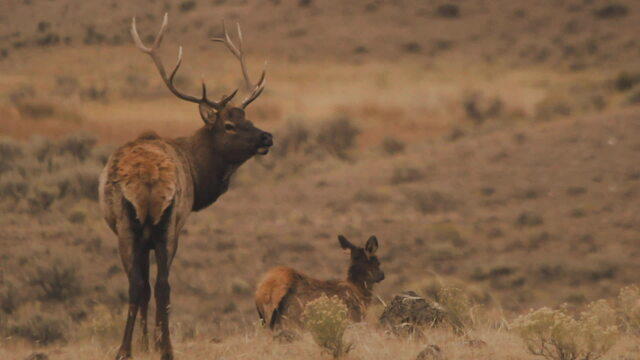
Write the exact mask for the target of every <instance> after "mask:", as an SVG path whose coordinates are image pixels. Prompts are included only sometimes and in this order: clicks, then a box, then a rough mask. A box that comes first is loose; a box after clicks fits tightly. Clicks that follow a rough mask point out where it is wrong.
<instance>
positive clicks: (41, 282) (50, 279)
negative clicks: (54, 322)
mask: <svg viewBox="0 0 640 360" xmlns="http://www.w3.org/2000/svg"><path fill="white" fill-rule="evenodd" d="M28 282H29V284H30V285H31V286H33V287H35V288H36V289H38V290H39V291H40V298H41V299H42V300H44V301H64V300H67V299H70V298H74V297H76V296H78V295H80V294H81V292H82V280H81V279H80V275H79V271H78V267H77V266H76V265H73V264H68V263H65V262H63V261H61V260H54V261H52V262H51V263H49V264H45V265H37V266H36V267H35V269H34V271H33V273H32V274H31V275H29V278H28Z"/></svg>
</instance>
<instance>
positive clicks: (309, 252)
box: [0, 0, 640, 359]
mask: <svg viewBox="0 0 640 360" xmlns="http://www.w3.org/2000/svg"><path fill="white" fill-rule="evenodd" d="M614 5H615V6H614ZM612 6H613V8H612ZM454 8H455V9H457V11H454V10H452V9H454ZM621 9H622V10H621ZM165 11H168V12H169V14H170V15H169V16H170V17H169V20H170V25H169V33H168V36H167V37H166V39H165V40H164V42H163V48H162V54H163V58H164V59H165V62H166V64H171V63H173V61H174V59H175V55H176V52H177V47H178V45H182V46H183V47H184V51H185V55H184V57H185V58H184V63H183V68H182V69H181V71H180V73H179V74H180V75H179V78H178V82H179V85H180V87H181V88H183V89H186V91H191V92H196V91H197V89H198V86H199V85H198V84H199V81H200V77H203V78H204V79H205V80H206V81H207V84H208V86H209V87H210V88H211V89H212V91H213V93H214V94H215V95H216V96H219V95H221V94H223V93H228V92H229V91H230V90H231V89H233V88H235V87H237V86H239V85H240V76H239V75H240V72H239V69H238V65H237V64H236V63H234V62H233V61H232V58H231V56H230V55H229V54H228V53H226V52H225V51H226V50H224V49H223V48H222V47H221V46H219V45H216V44H214V43H211V42H209V41H208V40H207V37H208V36H211V35H216V34H218V33H219V32H220V30H221V26H220V22H221V20H222V19H227V20H228V21H232V22H233V21H240V22H241V23H242V26H243V30H244V34H245V38H246V41H247V44H246V46H247V49H249V62H250V66H251V69H252V70H253V71H255V73H256V74H257V72H258V71H259V68H260V66H261V64H262V61H263V59H265V58H267V59H268V67H267V69H268V75H267V76H268V80H267V90H266V91H265V94H264V95H263V96H262V97H261V98H260V99H259V100H257V101H256V103H255V104H252V105H251V107H250V108H249V112H248V115H249V116H250V118H252V119H253V120H254V121H255V122H256V123H257V124H258V125H259V126H260V127H261V128H263V129H265V130H269V131H272V132H274V134H275V142H276V148H275V149H274V151H273V152H272V153H271V154H269V155H267V156H266V157H264V158H259V159H255V160H251V161H250V162H249V163H248V164H246V165H244V167H243V168H241V169H240V171H239V172H238V174H237V175H236V176H235V179H234V181H233V184H232V187H231V189H230V190H229V192H228V193H227V194H225V195H224V196H223V197H222V198H221V199H220V200H219V201H218V202H217V203H216V204H214V205H213V206H212V207H210V208H209V209H206V210H204V211H201V212H199V213H196V214H193V215H192V217H191V218H190V219H189V222H188V224H187V226H186V229H185V230H184V233H183V235H182V237H181V247H180V250H179V252H178V255H177V258H176V261H175V262H174V266H173V269H172V279H171V281H172V289H173V299H172V319H173V329H172V331H173V333H174V339H175V343H176V354H177V357H178V358H181V359H204V358H220V359H223V358H265V359H269V358H273V359H276V358H293V359H298V358H299V359H303V358H305V359H306V358H326V357H327V355H326V354H325V355H323V354H321V353H320V351H319V350H318V349H317V348H316V347H315V346H314V344H313V341H312V340H311V338H310V337H309V336H308V335H305V337H303V339H302V340H301V341H299V342H296V343H293V344H286V345H282V344H279V343H277V342H275V341H274V340H272V339H271V337H270V336H269V335H268V334H266V333H265V332H263V331H262V330H261V329H258V328H257V327H256V322H257V316H256V314H255V310H254V305H253V299H252V294H253V291H254V289H255V286H256V284H257V282H258V281H259V279H260V274H261V273H263V272H264V271H266V270H267V269H269V268H270V267H272V266H275V265H288V266H292V267H295V268H297V269H299V270H301V271H303V272H306V273H309V274H314V275H317V276H318V277H321V278H329V277H344V276H345V271H346V269H345V267H346V266H347V263H348V259H347V257H346V256H345V255H344V254H343V253H342V251H341V250H340V249H339V247H338V244H337V240H336V235H337V234H339V233H343V234H345V235H347V236H348V237H349V238H352V239H354V240H355V241H364V240H365V239H366V238H367V237H368V236H369V235H371V234H376V235H377V236H378V238H379V239H380V259H381V263H382V268H383V269H384V270H385V272H386V274H387V278H386V280H385V281H384V282H382V283H381V284H380V286H379V287H378V288H377V289H376V293H377V294H378V295H379V296H380V297H381V298H382V299H383V300H385V301H388V300H389V299H390V298H391V297H392V296H393V295H394V294H395V293H397V292H398V291H401V290H406V289H411V290H415V291H417V292H419V293H422V294H430V293H432V292H433V289H434V288H435V287H437V286H438V285H439V284H442V283H446V284H453V285H455V286H457V287H460V288H462V289H464V291H465V292H466V293H467V294H468V295H469V296H470V298H471V299H472V300H473V301H474V303H476V304H479V305H482V306H483V307H485V308H486V309H488V310H487V311H488V312H489V313H490V314H491V315H488V317H489V318H491V320H490V321H489V320H487V321H484V322H479V323H478V325H477V327H476V328H475V329H474V330H472V334H473V336H474V337H477V338H480V339H482V340H484V341H485V342H486V343H487V344H488V345H487V346H486V347H484V348H482V349H480V350H478V349H474V348H470V347H468V346H466V345H465V344H464V343H463V342H462V340H460V338H458V337H456V336H455V335H453V334H452V333H451V332H449V331H445V330H442V329H437V330H433V331H432V332H431V333H430V335H429V337H428V339H427V340H424V339H423V340H407V339H396V338H390V337H388V336H387V335H385V334H384V332H383V331H382V330H379V329H377V328H376V327H375V322H376V319H375V317H376V315H377V314H379V313H380V312H381V309H382V305H380V304H376V305H375V306H374V307H373V309H371V311H370V313H371V314H370V317H369V319H368V322H367V323H366V324H365V325H362V326H360V325H356V326H354V327H353V328H351V329H350V330H349V332H348V333H347V337H348V338H349V339H353V340H352V341H354V342H355V343H356V347H355V349H354V350H353V352H352V353H350V354H349V355H348V356H349V357H350V358H354V359H388V358H390V357H392V356H393V357H400V358H403V359H405V358H406V359H413V358H415V357H416V355H417V353H418V352H420V350H421V349H423V348H424V346H425V344H438V345H439V346H440V347H441V348H444V349H445V352H446V354H447V356H448V358H451V359H468V358H474V359H529V358H532V359H533V358H535V357H532V356H531V355H528V354H527V352H526V348H525V347H524V346H523V345H522V344H521V343H520V340H519V339H518V338H517V337H516V336H515V335H513V334H512V333H510V332H509V331H508V330H507V328H506V326H505V327H500V326H497V325H496V324H506V323H508V322H509V321H510V320H511V319H513V318H514V317H515V316H516V315H518V314H521V313H522V312H523V311H525V310H526V309H529V308H532V307H540V306H550V307H555V306H558V305H560V304H562V303H567V304H569V306H570V307H574V308H576V309H577V308H580V307H581V306H583V305H584V304H586V303H588V302H590V301H592V300H596V299H600V298H605V299H613V298H615V296H616V295H617V294H618V292H619V290H620V288H622V287H624V286H626V285H630V284H633V283H637V282H638V275H637V274H638V273H639V272H640V263H639V262H638V257H639V255H640V247H639V244H640V242H639V241H640V240H639V239H640V225H639V224H640V218H639V217H640V215H639V214H640V202H639V201H638V196H640V163H639V162H638V159H639V157H640V117H639V116H640V107H638V104H640V87H638V83H640V67H639V66H638V65H637V63H638V62H637V57H638V56H639V55H640V43H639V42H638V41H637V39H636V38H637V34H638V32H639V31H640V25H639V24H640V6H639V4H637V3H636V2H633V1H617V2H615V3H612V2H609V1H587V0H585V1H577V0H576V1H568V0H567V1H562V0H539V1H530V2H526V3H525V2H513V1H506V0H505V1H480V0H474V1H472V0H465V1H453V2H451V3H449V2H441V1H434V2H422V1H399V0H398V1H330V2H320V1H292V0H272V1H260V2H250V1H231V0H228V1H205V0H197V1H179V2H166V1H145V2H136V3H127V4H124V3H122V2H116V1H105V2H98V1H95V2H93V1H86V2H74V1H61V0H58V1H44V0H41V1H40V0H24V1H14V0H8V1H3V2H2V3H0V136H1V140H0V156H1V158H0V210H1V211H2V216H0V228H1V229H2V230H3V231H2V232H0V245H1V246H0V295H2V296H0V305H2V306H1V307H0V327H2V330H0V335H2V339H3V340H2V341H0V358H3V359H5V358H6V359H23V358H25V357H27V356H28V355H29V354H31V353H32V352H34V351H40V352H43V353H46V354H47V355H48V356H49V357H50V358H52V359H58V358H59V359H73V358H88V359H94V358H95V359H102V358H112V357H113V356H114V354H115V349H116V346H117V345H118V341H119V337H120V332H121V330H122V329H121V327H122V326H123V319H124V317H123V314H124V311H125V304H126V301H127V300H126V294H127V291H126V281H125V276H124V274H123V272H122V270H121V269H120V261H119V258H118V255H117V248H116V242H115V237H114V235H113V234H112V233H111V232H110V231H109V230H108V228H107V227H106V225H105V224H104V222H103V220H102V219H101V217H100V213H99V209H98V207H97V202H96V195H95V194H96V191H95V186H97V185H96V178H97V174H98V172H99V170H100V167H101V166H102V164H103V163H104V160H105V158H106V156H108V154H109V152H110V151H111V150H112V149H113V148H114V147H115V146H117V145H119V144H122V143H123V142H125V141H127V140H129V139H131V138H133V137H135V136H136V135H137V134H138V133H139V132H141V131H143V130H147V129H154V130H156V131H157V132H158V133H160V134H162V135H166V136H181V135H188V134H189V133H190V132H192V131H193V130H195V129H196V128H197V127H198V126H200V119H199V118H198V115H197V109H195V107H194V106H192V105H189V104H186V103H183V102H180V101H179V100H177V99H175V98H172V97H170V96H169V94H168V91H167V90H166V89H165V88H164V87H163V86H164V85H163V84H162V83H161V81H160V79H159V77H158V75H157V74H156V73H155V69H154V68H153V66H152V64H151V61H150V60H149V59H148V58H147V57H146V56H144V55H143V54H141V53H140V52H139V51H137V50H136V49H135V47H134V46H133V45H132V44H131V42H130V39H129V35H128V26H129V23H130V18H131V16H133V15H135V16H137V17H138V19H139V29H140V31H141V33H142V34H143V38H146V36H148V35H151V34H153V33H154V32H155V31H156V30H157V28H158V26H159V23H160V19H161V16H162V14H163V12H165ZM349 129H356V131H355V132H353V134H352V135H344V134H348V133H349V131H348V130H349ZM327 139H329V140H327ZM51 289H61V291H58V292H56V291H52V290H51ZM17 328H20V329H23V328H24V329H32V330H33V329H37V330H33V331H26V332H25V331H23V332H20V331H14V330H15V329H17ZM11 329H14V330H11ZM52 329H53V330H52ZM56 329H58V330H56ZM12 331H13V332H12ZM25 334H26V335H25ZM43 334H45V335H44V337H43ZM44 338H46V339H48V340H46V341H43V340H42V339H44ZM49 340H50V341H49ZM636 344H637V337H633V336H632V335H625V336H624V337H623V338H622V339H621V341H620V342H619V343H618V345H616V347H615V348H614V349H613V350H612V352H611V353H609V356H610V358H611V359H636V358H638V357H639V356H640V355H639V352H640V349H638V347H637V345H636ZM134 352H135V353H136V354H137V353H138V352H136V351H135V349H134ZM154 356H155V355H154ZM139 358H143V359H144V358H147V355H144V356H141V357H139ZM149 358H152V357H149Z"/></svg>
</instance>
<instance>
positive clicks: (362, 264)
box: [255, 235, 384, 329]
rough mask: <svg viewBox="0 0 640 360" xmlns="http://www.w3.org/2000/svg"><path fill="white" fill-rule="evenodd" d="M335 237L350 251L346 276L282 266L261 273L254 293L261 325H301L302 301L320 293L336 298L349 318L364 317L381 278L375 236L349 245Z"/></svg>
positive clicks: (340, 238)
mask: <svg viewBox="0 0 640 360" xmlns="http://www.w3.org/2000/svg"><path fill="white" fill-rule="evenodd" d="M338 240H339V242H340V246H341V247H342V249H344V250H348V251H349V252H350V254H351V264H350V266H349V270H348V271H347V278H346V280H328V281H325V280H318V279H314V278H312V277H309V276H307V275H304V274H302V273H300V272H298V271H296V270H294V269H292V268H289V267H284V266H279V267H275V268H273V269H271V270H269V271H268V272H267V273H266V274H265V276H264V278H263V279H262V281H261V283H260V285H258V289H257V291H256V295H255V301H256V308H257V310H258V316H259V317H260V320H261V321H262V322H263V323H264V324H265V325H266V324H268V325H269V328H271V329H274V328H276V327H279V326H284V325H285V324H291V325H296V326H301V325H302V313H303V312H304V307H305V305H306V304H307V303H308V302H309V301H312V300H314V299H316V298H318V297H320V296H321V295H322V294H325V295H327V296H337V297H338V298H340V299H341V300H342V301H343V302H344V303H345V305H346V306H347V309H348V312H349V314H348V315H349V318H350V319H351V320H352V321H356V322H358V321H361V320H362V319H363V318H364V315H365V312H366V309H367V307H368V305H369V304H370V302H371V298H372V290H373V285H374V284H375V283H378V282H380V281H382V280H384V272H383V271H382V270H381V269H380V262H379V261H378V258H377V257H376V256H375V253H376V250H377V249H378V239H377V238H376V237H375V236H371V237H370V238H369V240H368V241H367V243H366V245H365V247H364V248H362V247H358V246H356V245H353V244H352V243H351V242H349V240H347V239H346V238H345V237H344V236H342V235H340V236H338Z"/></svg>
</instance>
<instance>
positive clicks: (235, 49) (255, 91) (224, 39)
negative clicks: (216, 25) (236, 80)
mask: <svg viewBox="0 0 640 360" xmlns="http://www.w3.org/2000/svg"><path fill="white" fill-rule="evenodd" d="M236 27H237V31H238V45H237V46H236V44H234V43H233V41H232V40H231V37H230V36H229V33H228V32H227V26H226V24H225V22H224V21H222V32H223V36H220V37H213V38H211V40H212V41H215V42H221V43H223V44H225V45H226V47H227V49H229V51H230V52H231V53H232V54H233V55H234V56H235V57H236V58H237V59H238V61H239V62H240V67H241V69H242V75H243V77H244V82H245V86H246V87H247V90H249V91H251V93H250V94H249V96H247V97H246V98H245V99H244V100H243V101H242V108H245V107H247V105H249V104H250V103H251V102H252V101H253V100H255V99H256V98H257V97H258V96H260V94H262V91H263V90H264V83H265V76H266V62H265V69H263V70H262V74H261V75H260V79H259V80H258V83H257V84H255V85H254V84H253V83H252V82H251V78H250V77H249V71H248V70H247V64H246V63H245V61H244V51H243V45H244V38H243V36H242V29H241V28H240V24H239V23H236Z"/></svg>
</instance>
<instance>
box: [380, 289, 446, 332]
mask: <svg viewBox="0 0 640 360" xmlns="http://www.w3.org/2000/svg"><path fill="white" fill-rule="evenodd" d="M445 317H446V311H445V309H443V308H442V306H441V305H440V304H438V303H436V302H434V301H431V300H427V299H425V298H423V297H421V296H419V295H418V294H416V293H415V292H413V291H404V292H402V293H400V294H398V295H396V296H394V298H393V300H391V302H390V303H389V305H387V307H386V308H385V309H384V311H383V312H382V315H380V320H379V321H380V324H382V325H383V326H385V327H387V328H388V329H389V330H390V331H391V332H393V333H394V334H396V335H414V336H415V335H417V336H421V335H422V329H423V328H425V327H432V326H435V325H438V324H440V323H441V322H442V321H443V320H444V319H445Z"/></svg>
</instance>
